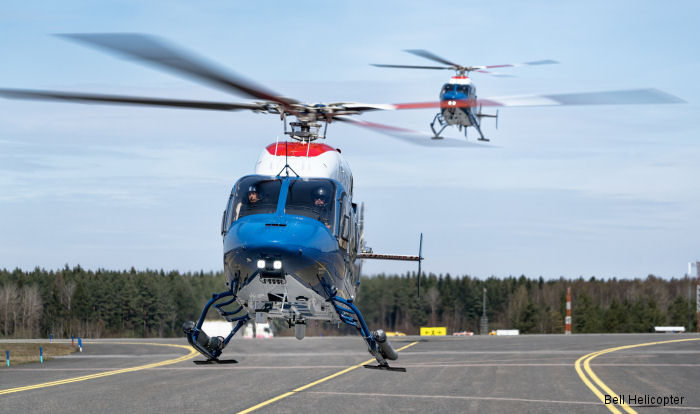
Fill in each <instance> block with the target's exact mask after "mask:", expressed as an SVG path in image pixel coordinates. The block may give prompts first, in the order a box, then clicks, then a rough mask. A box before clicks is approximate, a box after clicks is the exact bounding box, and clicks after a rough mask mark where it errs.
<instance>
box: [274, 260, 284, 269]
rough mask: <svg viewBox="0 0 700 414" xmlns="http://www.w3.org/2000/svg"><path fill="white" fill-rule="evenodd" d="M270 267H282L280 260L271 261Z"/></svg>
mask: <svg viewBox="0 0 700 414" xmlns="http://www.w3.org/2000/svg"><path fill="white" fill-rule="evenodd" d="M272 267H274V268H275V270H280V269H281V268H282V261H281V260H275V261H274V262H272Z"/></svg>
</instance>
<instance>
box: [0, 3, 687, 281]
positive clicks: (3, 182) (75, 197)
mask: <svg viewBox="0 0 700 414" xmlns="http://www.w3.org/2000/svg"><path fill="white" fill-rule="evenodd" d="M699 9H700V5H698V3H697V2H691V1H678V2H672V3H669V4H661V3H660V2H652V1H648V2H640V1H612V2H611V1H591V2H580V3H572V2H545V1H541V2H537V1H535V2H521V1H464V2H410V1H409V2H407V1H401V2H367V1H356V2H345V3H342V4H341V3H338V2H309V1H300V2H277V3H266V4H265V5H257V4H254V3H250V4H238V2H226V1H219V2H206V5H201V4H195V3H193V2H185V1H181V2H176V1H167V2H166V1H149V2H137V1H122V2H111V1H102V2H88V1H63V2H59V3H56V2H20V1H6V2H3V6H2V8H1V9H0V55H1V56H2V65H0V87H7V88H35V89H57V90H75V91H84V92H105V93H120V94H134V95H144V96H161V97H179V98H189V99H217V100H224V101H234V102H235V101H241V100H243V99H242V98H238V97H236V96H231V95H227V94H224V93H222V92H219V91H216V90H214V89H211V88H207V87H206V86H202V85H199V84H196V83H193V82H191V81H188V80H186V79H180V78H177V77H175V76H173V75H171V74H168V73H164V72H159V71H156V70H153V69H152V68H149V67H145V66H141V65H137V64H134V63H133V62H128V61H124V60H121V59H119V58H116V57H114V56H112V55H108V54H104V53H101V52H99V51H96V50H93V49H89V48H85V47H82V46H80V45H77V44H74V43H71V42H67V41H65V40H63V39H61V38H58V37H55V36H51V34H52V33H90V32H140V33H149V34H154V35H157V36H160V37H164V38H166V39H168V40H170V41H172V42H174V43H176V44H179V45H181V46H182V47H184V48H186V49H189V50H193V51H196V52H197V53H198V54H199V55H202V56H205V57H207V58H208V59H210V60H212V61H215V62H217V63H219V64H221V65H223V66H225V67H227V68H230V69H231V70H233V71H235V72H236V73H239V74H241V75H243V76H245V77H247V78H250V79H253V80H255V81H257V82H258V83H261V84H264V85H266V86H268V87H269V88H271V89H273V90H275V91H278V92H280V93H282V94H284V95H287V96H292V97H295V98H297V99H300V100H304V101H309V102H313V101H344V100H346V101H360V102H371V103H391V102H406V101H409V102H410V101H425V100H434V99H436V98H437V95H438V91H439V89H440V86H441V85H442V83H443V82H444V81H445V80H446V79H447V78H448V77H449V75H450V73H449V72H447V71H445V72H442V71H409V70H403V71H402V70H399V69H396V70H390V69H380V68H375V67H371V66H369V65H368V64H369V63H398V64H430V63H429V62H428V61H425V60H422V59H420V58H418V57H416V56H413V55H410V54H407V53H405V52H402V50H403V49H428V50H430V51H432V52H434V53H436V54H437V55H440V56H443V57H445V58H448V59H450V60H454V61H457V62H459V63H463V64H467V65H472V64H473V65H480V64H487V65H488V64H500V63H511V62H523V61H530V60H539V59H554V60H557V61H559V62H561V64H559V65H550V66H537V67H523V68H513V69H504V70H503V71H508V72H509V73H510V74H512V75H515V77H513V78H494V77H488V76H486V75H479V74H476V75H474V81H475V84H476V86H477V90H478V93H479V95H480V96H481V97H488V96H503V95H515V94H526V93H563V92H586V91H598V90H607V89H625V88H645V87H655V88H659V89H662V90H664V91H666V92H669V93H671V94H674V95H677V96H679V97H681V98H682V99H684V100H686V101H687V102H688V103H687V104H683V105H654V106H627V107H615V106H599V107H560V108H505V109H501V111H500V120H499V129H495V128H494V125H493V123H492V122H489V120H486V121H485V122H484V125H485V126H484V132H485V134H486V135H487V136H489V137H490V138H492V142H493V144H494V147H493V148H486V149H469V148H468V149H464V150H459V151H456V150H446V149H426V148H423V147H416V146H411V145H408V144H404V143H401V142H398V141H394V140H393V139H392V138H389V137H385V136H382V135H378V134H375V133H373V132H370V131H366V130H363V129H357V128H354V127H352V126H348V125H336V124H333V125H331V126H330V127H329V132H330V139H329V141H328V143H329V144H332V145H335V146H338V147H340V148H342V149H343V154H344V155H345V156H346V158H347V159H348V161H349V162H350V165H351V166H352V168H353V173H354V176H355V187H356V194H355V199H356V201H364V202H365V205H366V213H367V227H366V238H367V240H368V242H369V244H370V245H371V246H372V247H373V248H374V249H375V251H377V252H387V253H414V252H415V250H416V248H417V241H418V233H420V232H423V233H425V246H424V255H425V256H426V258H427V259H426V261H425V266H424V269H425V270H426V271H431V272H435V273H445V272H450V273H451V274H458V275H462V274H471V275H474V276H478V277H488V276H491V275H496V276H508V275H520V274H525V275H527V276H531V277H537V276H540V275H541V276H543V277H545V278H556V277H559V276H565V277H577V276H585V277H589V276H592V275H595V276H599V277H625V278H630V277H644V276H646V275H647V274H649V273H653V274H656V275H660V276H663V277H674V276H681V275H682V274H683V273H684V271H685V269H686V268H687V262H688V261H690V260H695V259H700V248H699V243H698V234H700V215H699V214H698V212H699V211H700V180H699V179H698V177H700V164H699V163H698V159H700V141H699V140H698V137H699V136H700V134H699V132H700V128H699V127H698V125H697V122H696V121H697V119H698V114H699V109H700V107H699V106H698V102H700V100H699V98H700V86H698V82H697V81H696V80H695V79H696V76H697V75H696V73H697V72H698V70H700V58H699V57H698V56H699V55H698V53H697V52H698V44H700V35H699V31H698V30H699V29H698V28H697V25H696V17H697V16H698V12H699V11H700V10H699ZM433 116H434V113H433V111H431V110H420V111H404V112H400V113H399V112H392V113H389V112H384V113H372V114H366V115H364V116H363V117H362V119H364V120H369V121H375V122H382V123H386V124H392V125H397V126H403V127H406V128H411V129H417V130H423V131H427V130H428V123H429V122H430V121H431V120H432V118H433ZM0 125H1V127H0V267H7V268H13V267H16V266H18V267H21V268H25V269H31V268H33V267H35V266H40V267H46V268H58V267H62V266H63V265H64V264H66V263H68V264H69V265H75V264H80V265H81V266H83V267H87V268H98V267H102V268H109V269H122V268H128V267H131V266H135V267H137V268H146V267H149V268H164V269H179V270H200V269H204V270H210V269H213V270H217V269H220V268H221V267H222V259H221V257H222V249H221V238H220V236H219V221H220V217H221V211H222V210H223V207H224V204H225V202H226V199H227V196H228V193H229V191H230V188H231V186H232V185H233V183H234V182H235V181H236V180H237V179H238V178H239V177H240V176H242V175H245V174H248V173H250V172H252V171H253V168H254V162H255V159H256V158H257V156H258V154H259V151H260V150H261V149H262V148H263V147H264V146H265V145H266V144H268V143H269V142H273V141H274V140H275V138H276V136H278V135H280V134H281V127H282V126H281V123H280V122H279V121H278V120H277V119H276V118H275V117H274V116H265V115H260V114H250V113H245V112H240V113H230V114H229V113H208V112H202V111H188V110H166V109H150V108H129V107H118V106H87V105H71V104H59V103H52V102H30V101H10V100H4V99H0ZM470 132H471V131H470ZM451 134H452V135H453V136H458V133H457V131H452V132H451ZM473 138H474V134H473V133H472V139H473ZM365 270H366V271H368V272H371V273H376V272H381V271H387V272H402V271H406V270H414V269H413V267H412V266H410V265H409V266H407V265H406V264H405V263H385V262H372V263H367V264H366V266H365Z"/></svg>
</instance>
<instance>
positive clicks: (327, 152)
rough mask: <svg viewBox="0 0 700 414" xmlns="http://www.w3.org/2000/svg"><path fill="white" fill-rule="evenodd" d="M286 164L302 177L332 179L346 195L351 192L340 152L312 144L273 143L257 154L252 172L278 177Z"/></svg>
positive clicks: (346, 166)
mask: <svg viewBox="0 0 700 414" xmlns="http://www.w3.org/2000/svg"><path fill="white" fill-rule="evenodd" d="M285 150H286V151H285ZM285 152H286V153H287V156H286V157H285ZM285 163H287V164H289V166H290V167H291V168H292V170H294V171H295V172H296V173H297V174H299V176H301V177H305V178H331V179H333V180H336V181H338V182H340V183H341V184H342V185H343V187H345V190H346V191H347V192H348V193H349V194H351V193H352V172H351V171H350V165H349V164H348V162H347V161H346V160H345V158H343V156H342V155H341V154H340V150H339V149H336V148H333V147H331V146H330V145H326V144H322V143H315V142H311V143H307V142H287V141H282V142H276V143H273V144H270V145H268V146H267V147H265V149H264V150H263V151H262V152H261V153H260V156H259V157H258V161H257V163H256V164H255V173H256V174H260V175H277V174H280V172H282V170H283V169H284V166H285ZM290 174H293V173H291V172H290Z"/></svg>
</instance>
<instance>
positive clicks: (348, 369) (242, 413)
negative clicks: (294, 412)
mask: <svg viewBox="0 0 700 414" xmlns="http://www.w3.org/2000/svg"><path fill="white" fill-rule="evenodd" d="M417 343H418V341H415V342H411V343H410V344H408V345H406V346H403V347H401V348H399V349H397V350H396V351H397V352H398V351H403V350H404V349H406V348H410V347H412V346H413V345H415V344H417ZM374 360H375V359H374V358H372V359H368V360H367V361H364V362H360V363H359V364H357V365H353V366H351V367H347V368H345V369H344V370H342V371H338V372H336V373H335V374H331V375H329V376H327V377H323V378H321V379H319V380H316V381H314V382H310V383H308V384H306V385H302V386H301V387H299V388H296V389H294V390H292V391H289V392H285V393H284V394H281V395H278V396H277V397H274V398H270V399H269V400H267V401H263V402H261V403H260V404H257V405H254V406H252V407H250V408H247V409H245V410H243V411H239V412H238V414H246V413H250V412H253V411H255V410H257V409H259V408H262V407H265V406H266V405H270V404H272V403H273V402H276V401H279V400H282V399H284V398H287V397H289V396H292V395H294V394H296V393H298V392H301V391H304V390H307V389H309V388H311V387H313V386H314V385H318V384H321V383H322V382H326V381H328V380H330V379H333V378H335V377H339V376H341V375H343V374H345V373H346V372H350V371H352V370H354V369H357V368H359V367H361V366H363V365H365V364H369V363H370V362H372V361H374Z"/></svg>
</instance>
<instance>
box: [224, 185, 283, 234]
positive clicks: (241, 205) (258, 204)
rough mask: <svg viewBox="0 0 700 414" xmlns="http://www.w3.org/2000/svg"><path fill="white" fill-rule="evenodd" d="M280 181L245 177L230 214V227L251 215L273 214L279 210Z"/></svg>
mask: <svg viewBox="0 0 700 414" xmlns="http://www.w3.org/2000/svg"><path fill="white" fill-rule="evenodd" d="M281 186H282V182H281V181H280V180H271V179H265V178H260V177H245V178H243V179H241V180H240V181H239V182H238V185H237V186H236V191H235V193H234V194H233V201H232V203H231V207H230V212H229V217H230V221H229V225H230V223H233V222H234V221H236V220H238V219H240V218H241V217H245V216H249V215H251V214H272V213H274V212H275V211H276V210H277V200H278V199H279V196H280V188H281Z"/></svg>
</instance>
